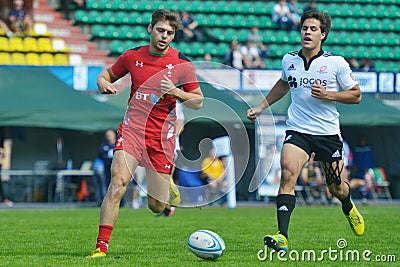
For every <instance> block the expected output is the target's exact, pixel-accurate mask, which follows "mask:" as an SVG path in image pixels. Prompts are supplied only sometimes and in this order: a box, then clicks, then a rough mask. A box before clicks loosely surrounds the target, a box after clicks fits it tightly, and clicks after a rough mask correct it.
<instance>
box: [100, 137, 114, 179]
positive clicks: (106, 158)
mask: <svg viewBox="0 0 400 267" xmlns="http://www.w3.org/2000/svg"><path fill="white" fill-rule="evenodd" d="M104 139H105V140H104V142H103V143H102V144H101V145H100V147H99V158H100V159H101V160H103V162H104V173H105V178H106V187H108V185H109V184H110V181H111V163H112V159H113V157H114V144H115V139H116V134H115V132H114V131H113V130H107V131H106V132H105V134H104Z"/></svg>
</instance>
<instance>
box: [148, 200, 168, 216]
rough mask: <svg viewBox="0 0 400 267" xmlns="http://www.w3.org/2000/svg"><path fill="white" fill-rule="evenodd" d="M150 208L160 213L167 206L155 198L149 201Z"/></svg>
mask: <svg viewBox="0 0 400 267" xmlns="http://www.w3.org/2000/svg"><path fill="white" fill-rule="evenodd" d="M148 206H149V209H150V210H151V211H152V212H154V213H160V212H162V211H163V210H164V208H165V203H162V202H160V201H157V200H154V201H149V203H148Z"/></svg>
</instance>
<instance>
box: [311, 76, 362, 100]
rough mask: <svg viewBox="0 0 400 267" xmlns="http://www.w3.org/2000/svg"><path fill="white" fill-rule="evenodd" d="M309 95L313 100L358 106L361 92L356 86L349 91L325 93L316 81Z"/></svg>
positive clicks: (323, 88)
mask: <svg viewBox="0 0 400 267" xmlns="http://www.w3.org/2000/svg"><path fill="white" fill-rule="evenodd" d="M311 95H312V96H313V97H315V98H319V99H326V100H331V101H337V102H340V103H343V104H358V103H360V101H361V98H362V97H361V90H360V87H359V86H358V84H356V85H355V86H353V88H351V89H349V90H344V91H340V92H333V91H326V89H325V87H324V86H322V85H321V84H320V83H319V82H318V80H316V82H315V84H313V86H312V87H311Z"/></svg>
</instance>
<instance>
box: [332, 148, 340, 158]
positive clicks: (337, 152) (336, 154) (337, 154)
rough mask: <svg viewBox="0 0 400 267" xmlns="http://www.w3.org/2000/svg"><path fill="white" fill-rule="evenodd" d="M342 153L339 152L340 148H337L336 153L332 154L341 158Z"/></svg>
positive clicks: (333, 156)
mask: <svg viewBox="0 0 400 267" xmlns="http://www.w3.org/2000/svg"><path fill="white" fill-rule="evenodd" d="M341 157H342V154H341V153H340V152H339V150H336V151H335V153H333V154H332V158H341Z"/></svg>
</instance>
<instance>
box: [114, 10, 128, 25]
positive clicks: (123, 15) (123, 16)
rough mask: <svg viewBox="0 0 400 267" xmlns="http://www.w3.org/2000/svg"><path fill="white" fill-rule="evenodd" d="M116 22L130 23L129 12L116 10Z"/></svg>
mask: <svg viewBox="0 0 400 267" xmlns="http://www.w3.org/2000/svg"><path fill="white" fill-rule="evenodd" d="M115 23H116V24H130V21H129V15H128V12H125V11H121V10H119V11H116V12H115Z"/></svg>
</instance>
